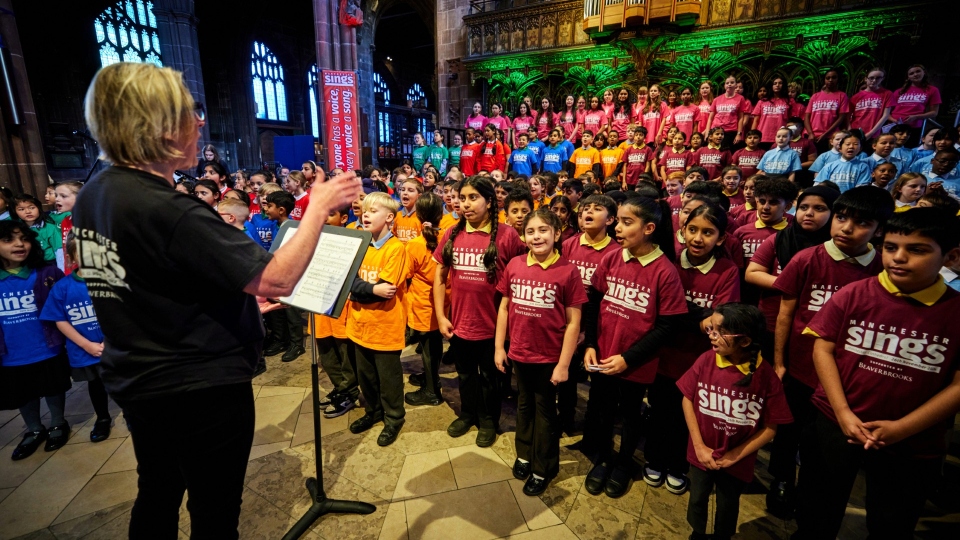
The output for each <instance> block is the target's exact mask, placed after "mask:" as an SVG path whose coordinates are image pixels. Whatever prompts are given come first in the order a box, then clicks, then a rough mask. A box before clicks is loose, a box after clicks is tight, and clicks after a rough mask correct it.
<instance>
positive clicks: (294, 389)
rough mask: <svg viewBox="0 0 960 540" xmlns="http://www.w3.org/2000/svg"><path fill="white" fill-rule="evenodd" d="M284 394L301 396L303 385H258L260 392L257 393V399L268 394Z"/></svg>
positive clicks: (268, 395)
mask: <svg viewBox="0 0 960 540" xmlns="http://www.w3.org/2000/svg"><path fill="white" fill-rule="evenodd" d="M286 394H300V396H301V397H303V387H302V386H273V385H270V386H267V385H264V386H261V387H260V392H259V393H258V394H257V399H260V398H265V397H270V396H283V395H286Z"/></svg>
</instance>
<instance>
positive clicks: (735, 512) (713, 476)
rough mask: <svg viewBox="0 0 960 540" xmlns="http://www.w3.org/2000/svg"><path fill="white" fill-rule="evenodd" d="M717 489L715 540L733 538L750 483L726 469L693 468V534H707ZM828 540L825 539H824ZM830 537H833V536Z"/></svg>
mask: <svg viewBox="0 0 960 540" xmlns="http://www.w3.org/2000/svg"><path fill="white" fill-rule="evenodd" d="M714 487H716V488H717V511H716V515H715V516H714V518H713V538H715V539H717V540H720V539H721V538H730V537H731V536H733V535H734V534H736V532H737V519H738V518H739V517H740V495H741V494H742V493H743V490H744V489H745V488H746V487H747V483H746V482H744V481H743V480H740V479H739V478H734V477H733V476H730V475H729V474H727V472H726V471H724V470H722V469H721V470H719V471H705V470H703V469H701V468H699V467H690V501H689V502H688V503H687V523H689V524H690V526H691V527H693V532H695V533H698V534H706V532H707V517H708V515H709V512H708V510H707V507H708V504H709V502H710V492H711V491H713V488H714ZM824 538H826V537H824ZM831 538H834V537H832V536H831Z"/></svg>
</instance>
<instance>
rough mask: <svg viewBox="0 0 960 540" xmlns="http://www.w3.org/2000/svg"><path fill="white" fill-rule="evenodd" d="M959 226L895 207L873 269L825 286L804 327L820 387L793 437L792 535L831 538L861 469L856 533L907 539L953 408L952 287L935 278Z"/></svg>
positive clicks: (944, 217)
mask: <svg viewBox="0 0 960 540" xmlns="http://www.w3.org/2000/svg"><path fill="white" fill-rule="evenodd" d="M958 233H960V223H958V221H957V218H956V216H955V215H953V214H952V213H949V212H945V211H943V210H941V209H937V208H929V209H928V208H915V209H913V210H910V211H909V212H902V213H898V214H895V215H894V216H893V217H892V218H890V220H889V221H887V223H886V225H885V226H884V238H883V247H882V250H881V257H882V260H883V268H884V271H883V272H881V273H880V275H879V276H877V277H875V278H869V279H863V280H860V281H857V282H856V283H852V284H850V285H847V286H846V287H844V288H843V289H842V290H841V291H839V292H837V293H836V294H834V295H833V297H831V299H830V302H828V303H827V304H826V305H825V306H824V307H823V309H821V310H820V311H819V312H818V313H817V314H816V315H815V316H814V317H813V320H812V321H810V323H809V325H807V328H806V329H805V330H804V333H806V334H810V335H813V336H814V337H815V338H816V342H815V343H814V345H813V363H814V366H815V367H816V371H817V376H818V379H819V381H820V385H819V386H818V387H817V390H816V391H815V392H814V395H813V399H812V403H813V406H814V407H815V408H816V411H817V413H816V419H815V420H814V421H813V423H812V424H811V425H810V426H809V427H808V428H807V429H806V430H804V432H803V434H802V438H801V441H800V452H801V455H802V459H803V463H802V466H801V467H800V477H799V485H798V487H797V490H798V506H797V532H796V533H795V534H794V538H796V539H798V540H804V539H820V538H835V537H836V536H837V532H838V531H839V530H840V524H841V522H842V520H843V517H844V514H845V511H846V505H847V500H848V498H849V496H850V491H851V489H852V488H853V484H854V481H855V480H856V478H857V474H858V472H859V471H860V470H861V469H864V470H865V472H866V498H865V500H866V513H867V518H866V524H867V534H868V535H869V536H870V537H883V538H912V537H913V534H914V529H915V527H916V524H917V520H918V519H919V517H920V512H921V510H922V509H923V507H924V504H925V501H926V499H927V496H928V495H929V493H930V492H931V489H932V487H933V486H932V483H933V482H934V481H935V480H936V479H937V478H939V476H940V468H941V460H942V459H943V456H944V454H945V452H946V444H945V443H946V439H945V434H946V430H947V428H948V427H949V426H950V425H951V424H952V419H953V417H954V415H955V414H956V413H957V411H958V410H960V373H958V371H957V360H958V358H960V355H958V353H960V333H958V330H957V324H956V314H957V311H958V309H960V293H957V292H956V291H954V290H952V289H950V288H949V287H947V286H946V285H945V284H944V282H943V278H942V277H941V276H940V275H939V272H940V269H941V268H942V267H944V266H948V267H950V266H955V265H956V263H957V261H958V260H960V249H958V245H960V235H958ZM901 471H909V474H902V472H901Z"/></svg>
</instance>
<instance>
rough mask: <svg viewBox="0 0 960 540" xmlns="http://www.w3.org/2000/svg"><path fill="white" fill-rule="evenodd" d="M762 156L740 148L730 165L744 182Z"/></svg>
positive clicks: (754, 169) (757, 150) (759, 151)
mask: <svg viewBox="0 0 960 540" xmlns="http://www.w3.org/2000/svg"><path fill="white" fill-rule="evenodd" d="M763 154H764V151H763V150H761V149H759V148H757V149H756V150H747V149H746V148H741V149H739V150H737V151H736V152H734V153H733V158H732V159H731V161H730V164H731V165H736V166H737V167H740V172H741V173H743V175H742V178H743V179H744V180H746V179H747V178H750V177H751V176H753V175H755V174H757V165H759V164H760V158H762V157H763ZM461 159H462V158H461Z"/></svg>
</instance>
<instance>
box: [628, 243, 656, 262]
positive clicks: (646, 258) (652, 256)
mask: <svg viewBox="0 0 960 540" xmlns="http://www.w3.org/2000/svg"><path fill="white" fill-rule="evenodd" d="M622 254H623V262H630V259H636V260H637V262H639V263H640V266H646V265H648V264H650V263H652V262H653V261H655V260H657V259H659V258H660V256H661V255H663V251H662V250H661V249H660V246H658V245H656V244H654V245H653V251H651V252H650V253H647V254H646V255H644V256H643V257H637V256H635V255H633V254H632V253H630V250H629V249H627V248H623V253H622Z"/></svg>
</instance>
